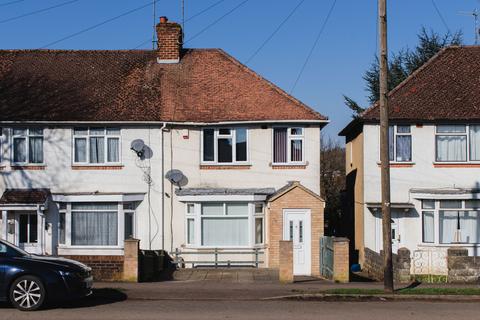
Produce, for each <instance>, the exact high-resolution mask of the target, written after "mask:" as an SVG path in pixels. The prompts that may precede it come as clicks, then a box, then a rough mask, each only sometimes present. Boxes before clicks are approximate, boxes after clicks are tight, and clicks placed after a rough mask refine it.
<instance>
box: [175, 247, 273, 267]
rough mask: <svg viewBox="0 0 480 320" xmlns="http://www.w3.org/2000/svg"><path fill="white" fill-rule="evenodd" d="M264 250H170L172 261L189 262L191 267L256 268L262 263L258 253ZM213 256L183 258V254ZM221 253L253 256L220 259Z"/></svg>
mask: <svg viewBox="0 0 480 320" xmlns="http://www.w3.org/2000/svg"><path fill="white" fill-rule="evenodd" d="M263 254H264V252H263V251H262V250H261V249H258V248H255V249H246V250H243V251H233V250H225V249H218V248H214V249H211V250H200V251H181V250H179V249H178V248H176V249H175V251H174V252H171V255H172V256H173V263H175V264H177V265H183V264H191V265H192V268H195V267H199V266H205V267H212V266H213V267H214V268H218V267H227V268H231V267H233V266H252V267H255V268H258V267H259V265H260V264H262V263H264V261H263V260H260V255H263ZM207 255H211V256H213V260H207V259H204V260H192V259H185V258H184V256H203V257H205V256H207ZM222 255H229V256H232V255H251V256H253V259H252V260H221V259H220V258H219V257H220V256H222Z"/></svg>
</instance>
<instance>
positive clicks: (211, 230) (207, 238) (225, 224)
mask: <svg viewBox="0 0 480 320" xmlns="http://www.w3.org/2000/svg"><path fill="white" fill-rule="evenodd" d="M185 238H186V239H185V241H186V244H187V246H189V247H195V248H251V247H254V246H256V245H261V244H263V243H264V239H265V238H264V213H263V203H261V204H257V203H251V202H197V203H186V204H185Z"/></svg>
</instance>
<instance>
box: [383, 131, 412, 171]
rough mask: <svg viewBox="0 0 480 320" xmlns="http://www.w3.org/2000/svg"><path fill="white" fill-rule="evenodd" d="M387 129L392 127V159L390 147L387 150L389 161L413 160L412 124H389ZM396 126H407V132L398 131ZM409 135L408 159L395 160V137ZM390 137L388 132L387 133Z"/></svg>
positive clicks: (404, 161)
mask: <svg viewBox="0 0 480 320" xmlns="http://www.w3.org/2000/svg"><path fill="white" fill-rule="evenodd" d="M388 127H389V130H390V128H392V130H393V141H389V143H390V142H391V143H392V145H393V160H392V159H390V149H389V150H388V158H389V162H390V163H411V162H413V135H412V125H410V124H391V125H389V126H388ZM398 127H408V128H409V132H398ZM398 136H403V137H410V160H397V159H398V157H397V137H398ZM389 138H390V133H389Z"/></svg>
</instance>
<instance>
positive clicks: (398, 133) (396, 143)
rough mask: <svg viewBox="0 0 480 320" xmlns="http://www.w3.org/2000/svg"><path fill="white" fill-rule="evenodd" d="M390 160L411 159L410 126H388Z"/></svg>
mask: <svg viewBox="0 0 480 320" xmlns="http://www.w3.org/2000/svg"><path fill="white" fill-rule="evenodd" d="M388 145H389V149H388V152H389V158H390V161H395V162H410V161H412V135H411V132H410V126H401V125H395V126H390V127H389V128H388Z"/></svg>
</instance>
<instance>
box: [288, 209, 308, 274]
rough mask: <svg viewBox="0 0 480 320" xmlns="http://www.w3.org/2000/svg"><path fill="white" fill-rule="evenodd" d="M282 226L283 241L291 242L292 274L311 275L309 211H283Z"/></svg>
mask: <svg viewBox="0 0 480 320" xmlns="http://www.w3.org/2000/svg"><path fill="white" fill-rule="evenodd" d="M283 226H284V228H283V240H287V241H288V240H290V241H292V242H293V274H294V275H296V276H300V275H301V276H309V275H311V271H312V266H311V251H312V248H311V224H310V210H307V209H285V210H283ZM280 254H281V253H280Z"/></svg>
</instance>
